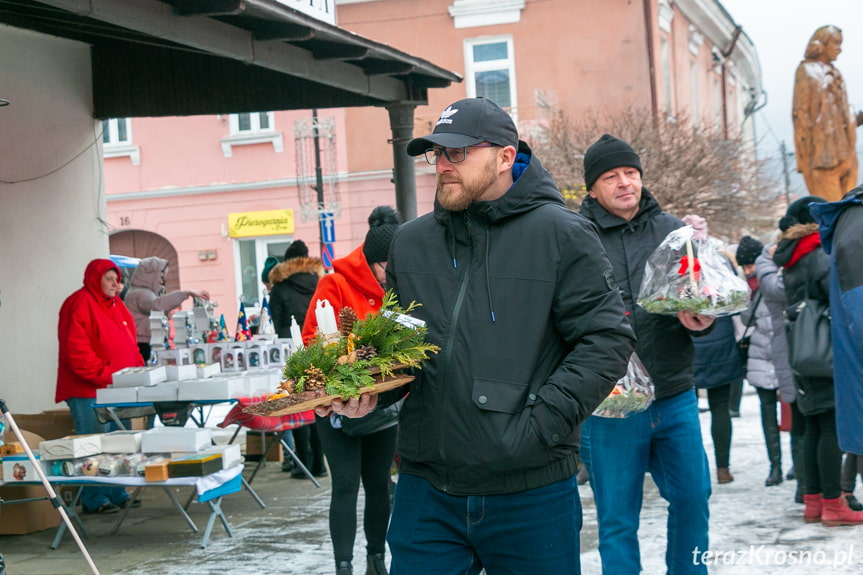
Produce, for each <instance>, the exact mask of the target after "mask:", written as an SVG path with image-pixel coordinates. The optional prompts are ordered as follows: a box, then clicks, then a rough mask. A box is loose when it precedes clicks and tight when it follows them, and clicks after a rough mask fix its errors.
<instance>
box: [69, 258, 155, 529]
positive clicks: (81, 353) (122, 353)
mask: <svg viewBox="0 0 863 575" xmlns="http://www.w3.org/2000/svg"><path fill="white" fill-rule="evenodd" d="M121 277H122V276H121V275H120V269H119V268H118V267H117V265H116V264H115V263H114V262H112V261H111V260H102V259H97V260H93V261H91V262H90V263H89V264H88V265H87V269H86V271H85V272H84V287H82V288H81V289H79V290H78V291H76V292H75V293H73V294H72V295H70V296H69V297H68V298H66V301H64V302H63V306H62V307H61V308H60V322H59V325H58V329H57V337H58V339H59V341H60V356H59V360H58V368H57V391H56V395H55V401H56V402H57V403H59V402H61V401H65V402H66V403H67V404H68V405H69V410H70V411H71V412H72V420H73V421H74V422H75V432H76V433H78V434H79V435H83V434H88V433H104V432H107V431H112V430H114V429H117V426H116V425H115V424H114V423H110V424H103V423H100V422H99V420H98V419H97V417H96V413H95V411H93V407H92V404H93V403H95V398H96V390H97V389H99V388H102V387H107V386H108V385H109V384H110V383H111V374H112V373H114V372H115V371H119V370H121V369H123V368H126V367H137V366H142V365H144V362H143V360H142V359H141V354H140V353H139V352H138V344H137V342H136V341H135V321H134V320H133V319H132V314H130V313H129V310H128V309H126V306H125V305H124V304H123V302H122V301H121V300H120V297H119V293H120V290H121V289H122V288H121V284H120V278H121ZM128 500H129V494H128V493H126V490H125V489H124V488H122V487H85V488H84V490H83V491H82V492H81V505H82V506H83V508H84V513H115V512H117V511H119V510H120V507H124V506H125V505H127V504H128Z"/></svg>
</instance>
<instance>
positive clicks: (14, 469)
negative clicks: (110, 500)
mask: <svg viewBox="0 0 863 575" xmlns="http://www.w3.org/2000/svg"><path fill="white" fill-rule="evenodd" d="M237 447H239V446H237ZM33 455H34V456H35V457H36V463H37V464H38V465H39V466H40V467H41V468H42V471H43V472H44V473H45V475H48V472H47V468H46V465H45V463H44V462H43V461H42V459H41V457H40V454H39V452H38V451H36V452H34V453H33ZM39 480H40V479H39V474H38V473H37V472H36V469H35V468H34V467H33V463H32V462H31V461H30V459H28V458H27V454H26V453H16V454H15V455H6V456H4V457H3V482H4V483H17V482H19V481H39Z"/></svg>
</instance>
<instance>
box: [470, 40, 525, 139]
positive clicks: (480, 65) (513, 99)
mask: <svg viewBox="0 0 863 575" xmlns="http://www.w3.org/2000/svg"><path fill="white" fill-rule="evenodd" d="M501 42H504V43H506V49H507V58H506V60H491V61H488V62H474V60H473V49H474V46H479V45H482V44H498V43H501ZM464 69H465V77H466V79H467V85H466V88H467V96H468V97H469V98H476V96H477V93H476V74H477V73H479V72H488V71H493V70H506V71H507V72H509V100H510V105H509V107H508V108H509V113H510V115H511V116H512V119H513V121H514V122H515V123H516V125H518V115H517V114H518V112H517V110H518V90H516V78H515V55H514V47H513V40H512V36H510V35H502V36H480V37H477V38H465V40H464ZM502 107H503V106H502ZM505 109H506V108H505Z"/></svg>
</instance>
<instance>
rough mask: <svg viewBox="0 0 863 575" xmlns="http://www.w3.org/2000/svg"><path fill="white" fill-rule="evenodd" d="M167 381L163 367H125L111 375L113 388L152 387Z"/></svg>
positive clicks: (166, 374)
mask: <svg viewBox="0 0 863 575" xmlns="http://www.w3.org/2000/svg"><path fill="white" fill-rule="evenodd" d="M167 379H168V371H167V370H166V369H165V366H164V365H154V366H150V367H127V368H126V369H121V370H120V371H115V372H114V373H113V374H111V380H112V382H113V383H114V387H137V386H139V385H154V384H157V383H161V382H163V381H165V380H167Z"/></svg>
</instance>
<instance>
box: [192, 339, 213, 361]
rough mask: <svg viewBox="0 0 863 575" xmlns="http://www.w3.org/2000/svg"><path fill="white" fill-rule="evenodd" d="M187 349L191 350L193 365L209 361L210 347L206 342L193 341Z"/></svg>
mask: <svg viewBox="0 0 863 575" xmlns="http://www.w3.org/2000/svg"><path fill="white" fill-rule="evenodd" d="M189 351H191V352H192V363H193V364H194V365H204V364H205V363H210V347H209V345H207V344H206V343H193V344H192V345H190V346H189Z"/></svg>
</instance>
